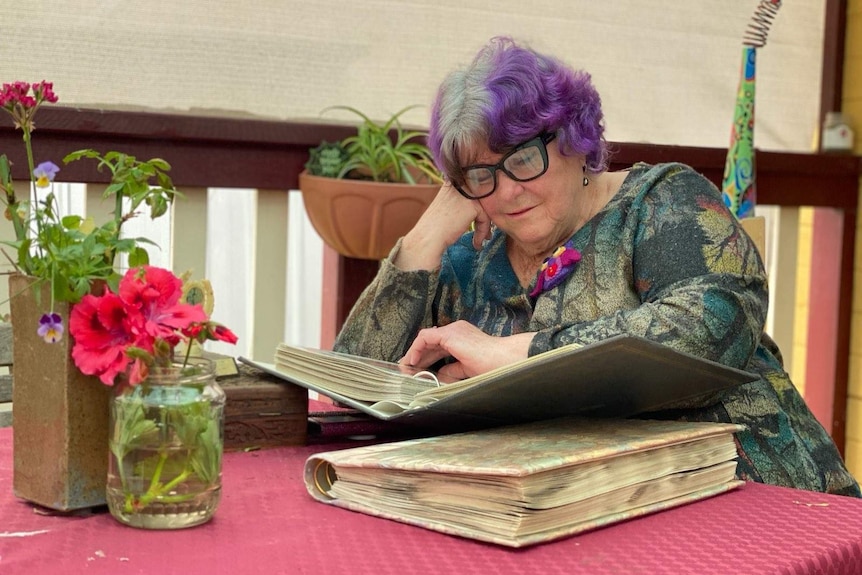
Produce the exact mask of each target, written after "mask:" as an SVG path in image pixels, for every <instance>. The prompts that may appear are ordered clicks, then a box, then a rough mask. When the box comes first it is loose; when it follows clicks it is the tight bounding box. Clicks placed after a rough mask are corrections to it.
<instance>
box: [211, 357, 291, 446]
mask: <svg viewBox="0 0 862 575" xmlns="http://www.w3.org/2000/svg"><path fill="white" fill-rule="evenodd" d="M219 385H221V387H222V389H224V391H225V394H226V395H227V403H226V405H225V418H224V435H225V437H224V448H225V451H236V450H240V449H253V448H266V447H279V446H283V445H304V444H305V441H306V433H307V429H308V391H307V390H306V389H304V388H302V387H299V386H298V385H292V384H290V383H288V382H286V381H284V380H282V379H279V378H277V377H274V376H271V375H269V374H267V373H265V372H262V371H260V370H258V369H255V368H253V367H251V366H248V365H245V364H242V363H241V364H239V375H238V376H234V377H230V378H225V379H219Z"/></svg>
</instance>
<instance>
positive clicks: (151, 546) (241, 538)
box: [0, 428, 862, 575]
mask: <svg viewBox="0 0 862 575" xmlns="http://www.w3.org/2000/svg"><path fill="white" fill-rule="evenodd" d="M345 445H346V444H344V443H341V444H339V445H338V446H334V445H332V444H329V445H326V446H324V447H321V446H314V445H311V446H301V447H283V448H276V449H270V450H262V451H255V452H235V453H227V454H225V458H224V473H223V475H224V477H223V495H222V501H221V505H220V506H219V509H218V511H217V512H216V516H215V517H214V519H213V520H212V521H211V522H210V523H208V524H205V525H202V526H199V527H194V528H191V529H186V530H179V531H146V530H138V529H134V528H131V527H125V526H123V525H121V524H119V523H118V522H117V521H115V520H114V519H113V518H112V517H111V516H110V515H109V514H107V513H106V512H102V513H95V514H91V515H89V516H86V517H65V516H45V515H39V514H36V513H34V511H33V506H32V505H31V504H29V503H27V502H24V501H22V500H20V499H17V498H15V497H14V496H13V495H12V430H11V429H10V428H6V429H0V573H2V574H3V575H23V574H27V575H43V574H54V573H57V574H61V573H62V574H73V575H74V574H77V573H88V574H103V573H104V574H111V575H115V574H125V573H147V574H149V573H158V574H160V575H168V574H173V573H178V574H179V573H182V574H186V575H192V574H197V573H208V574H209V573H231V574H243V575H245V574H255V573H262V574H264V573H265V574H267V575H269V574H278V573H315V574H317V573H350V574H364V573H374V574H380V575H387V574H392V575H401V574H406V573H452V574H458V575H471V574H477V575H478V574H483V575H484V574H488V573H500V574H505V573H542V574H543V575H546V574H554V573H561V574H566V575H569V574H573V573H575V574H577V573H589V574H591V575H592V574H596V575H604V574H620V573H624V574H626V575H631V574H645V575H646V574H649V575H655V574H663V573H669V574H670V573H672V574H674V575H686V574H692V575H694V574H697V575H710V574H731V573H732V574H737V573H745V574H748V575H751V574H761V573H762V574H766V573H769V574H793V575H801V574H808V573H818V574H828V575H833V574H834V575H839V574H841V575H858V574H860V573H862V500H858V499H851V498H845V497H839V496H831V495H823V494H819V493H812V492H805V491H798V490H793V489H786V488H780V487H773V486H766V485H759V484H753V483H751V484H746V485H744V486H743V487H742V488H740V489H738V490H736V491H733V492H730V493H727V494H724V495H720V496H718V497H715V498H712V499H708V500H704V501H700V502H697V503H693V504H690V505H687V506H683V507H678V508H676V509H672V510H669V511H665V512H662V513H658V514H654V515H650V516H646V517H642V518H639V519H634V520H631V521H628V522H625V523H620V524H617V525H614V526H610V527H606V528H604V529H599V530H595V531H592V532H589V533H584V534H581V535H578V536H575V537H571V538H568V539H564V540H562V541H557V542H553V543H549V544H545V545H539V546H536V547H530V548H527V549H520V550H512V549H507V548H502V547H496V546H493V545H489V544H484V543H479V542H475V541H471V540H466V539H459V538H456V537H452V536H449V535H443V534H440V533H436V532H433V531H427V530H424V529H421V528H418V527H413V526H410V525H405V524H401V523H397V522H394V521H387V520H385V519H378V518H375V517H371V516H366V515H362V514H359V513H353V512H350V511H347V510H343V509H338V508H334V507H330V506H327V505H324V504H322V503H318V502H315V501H313V500H312V499H311V498H310V497H309V496H308V494H307V493H306V491H305V487H304V484H303V482H302V466H303V462H304V460H305V458H306V457H307V456H308V455H309V454H311V453H315V452H318V451H323V450H328V449H332V448H333V447H342V446H345Z"/></svg>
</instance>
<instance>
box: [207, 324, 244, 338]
mask: <svg viewBox="0 0 862 575" xmlns="http://www.w3.org/2000/svg"><path fill="white" fill-rule="evenodd" d="M209 333H210V338H211V339H215V340H218V341H223V342H225V343H236V342H237V339H238V338H237V337H236V334H235V333H234V332H232V331H231V330H229V329H228V328H226V327H225V326H223V325H220V324H217V323H216V324H214V323H211V324H210V330H209Z"/></svg>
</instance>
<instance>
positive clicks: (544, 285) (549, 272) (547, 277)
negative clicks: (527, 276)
mask: <svg viewBox="0 0 862 575" xmlns="http://www.w3.org/2000/svg"><path fill="white" fill-rule="evenodd" d="M579 261H581V252H579V251H578V250H576V249H575V248H574V247H573V246H572V241H571V240H569V241H568V242H566V243H565V244H563V245H561V246H560V247H558V248H557V249H555V250H554V253H553V254H551V255H550V257H548V258H547V259H546V260H545V261H544V262H543V263H542V267H541V268H539V276H538V277H537V278H536V287H534V288H533V291H531V292H530V297H536V296H538V295H539V294H540V293H542V292H544V291H548V290H549V289H551V288H552V287H554V286H557V285H559V284H560V283H561V282H562V281H563V280H564V279H565V278H566V276H568V275H569V274H571V273H572V272H573V271H574V270H575V268H576V267H577V266H578V262H579Z"/></svg>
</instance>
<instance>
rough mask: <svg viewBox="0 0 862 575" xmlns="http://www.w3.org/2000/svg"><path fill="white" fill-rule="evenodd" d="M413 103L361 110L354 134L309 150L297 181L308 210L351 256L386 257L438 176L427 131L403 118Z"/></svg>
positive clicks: (340, 250)
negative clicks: (375, 111) (384, 110)
mask: <svg viewBox="0 0 862 575" xmlns="http://www.w3.org/2000/svg"><path fill="white" fill-rule="evenodd" d="M411 108H412V106H410V107H407V108H404V109H402V110H400V111H398V112H396V113H395V114H393V115H392V116H391V117H390V118H389V119H388V120H386V121H385V122H375V121H374V120H372V119H371V118H369V117H368V116H367V115H365V114H364V113H362V112H360V111H359V110H357V109H355V108H351V107H349V106H333V107H332V108H327V109H326V110H324V112H326V111H328V110H332V109H341V110H347V111H349V112H351V113H353V114H356V115H357V116H359V118H360V119H361V120H362V122H361V123H360V124H359V126H358V127H357V132H356V134H354V135H352V136H349V137H347V138H345V139H344V140H342V141H340V142H333V143H330V142H323V143H321V144H320V145H319V146H317V147H316V148H314V149H312V150H311V151H310V156H309V160H308V162H307V163H306V164H305V170H304V171H303V172H302V173H301V174H300V176H299V188H300V190H301V191H302V198H303V202H304V203H305V209H306V211H307V213H308V217H309V219H310V220H311V223H312V225H313V226H314V229H315V230H316V231H317V233H318V234H319V235H320V237H321V238H323V241H324V242H326V243H327V244H328V245H330V246H332V247H333V248H334V249H335V250H336V251H337V252H338V253H340V254H342V255H344V256H347V257H353V258H359V259H370V260H379V259H383V258H385V257H386V255H387V254H388V253H389V251H390V250H391V249H392V247H393V246H394V245H395V242H396V241H398V238H400V237H401V236H403V235H404V234H406V233H407V232H408V231H409V230H410V228H412V227H413V225H414V224H415V223H416V221H417V220H418V219H419V217H420V216H421V215H422V213H423V212H424V211H425V208H427V207H428V204H430V203H431V201H432V200H433V199H434V196H435V195H436V194H437V190H438V189H439V188H440V184H441V182H442V178H441V177H440V174H439V172H438V171H437V169H436V168H435V166H434V162H433V160H432V158H431V153H430V150H429V149H428V146H427V145H426V144H425V132H423V131H419V130H410V129H406V128H404V126H402V125H401V122H400V117H401V115H402V114H404V112H406V111H407V110H409V109H411Z"/></svg>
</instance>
